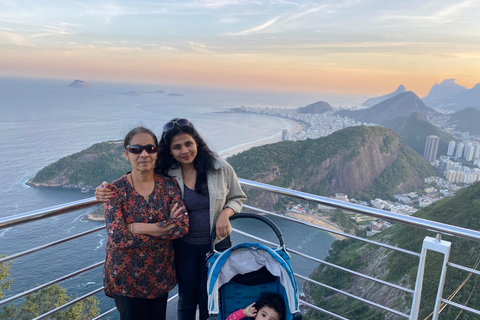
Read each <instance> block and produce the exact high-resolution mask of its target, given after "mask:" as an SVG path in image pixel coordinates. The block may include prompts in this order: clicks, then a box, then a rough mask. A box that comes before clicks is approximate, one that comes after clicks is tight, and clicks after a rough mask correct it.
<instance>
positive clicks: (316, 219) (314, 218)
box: [287, 211, 346, 240]
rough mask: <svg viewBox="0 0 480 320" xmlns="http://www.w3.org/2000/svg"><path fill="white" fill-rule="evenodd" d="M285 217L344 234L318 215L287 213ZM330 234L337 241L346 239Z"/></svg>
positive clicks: (337, 226) (340, 229)
mask: <svg viewBox="0 0 480 320" xmlns="http://www.w3.org/2000/svg"><path fill="white" fill-rule="evenodd" d="M287 216H289V217H292V218H295V219H297V220H302V221H305V222H308V223H311V224H314V225H317V226H319V227H322V228H327V229H331V230H334V231H338V232H344V230H343V228H342V227H341V226H339V225H338V224H335V223H333V222H331V221H329V220H328V219H327V218H325V217H324V216H321V215H319V214H300V213H294V212H291V211H289V212H287ZM330 234H331V235H332V236H334V237H335V238H337V239H338V240H343V239H346V237H344V236H341V235H338V234H335V233H330Z"/></svg>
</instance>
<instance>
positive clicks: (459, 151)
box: [455, 142, 465, 159]
mask: <svg viewBox="0 0 480 320" xmlns="http://www.w3.org/2000/svg"><path fill="white" fill-rule="evenodd" d="M463 147H465V145H464V144H463V143H462V142H460V143H459V144H457V152H455V158H457V159H460V158H461V157H462V155H463Z"/></svg>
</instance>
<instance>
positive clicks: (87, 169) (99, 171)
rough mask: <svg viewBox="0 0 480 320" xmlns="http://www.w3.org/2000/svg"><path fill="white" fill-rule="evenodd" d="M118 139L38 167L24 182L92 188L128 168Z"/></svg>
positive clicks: (95, 145) (43, 185) (32, 184)
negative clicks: (37, 170) (31, 176)
mask: <svg viewBox="0 0 480 320" xmlns="http://www.w3.org/2000/svg"><path fill="white" fill-rule="evenodd" d="M122 155H123V143H122V142H114V141H110V142H102V143H97V144H94V145H93V146H91V147H89V148H88V149H85V150H83V151H81V152H78V153H75V154H73V155H70V156H67V157H64V158H62V159H60V160H58V161H57V162H54V163H52V164H50V165H48V166H46V167H45V168H43V169H41V170H40V171H39V172H38V173H37V174H36V175H35V177H33V178H32V179H30V180H29V181H28V182H27V184H28V185H30V186H33V187H68V188H83V187H87V188H92V187H96V186H98V185H99V184H101V183H102V182H103V181H109V182H111V181H114V180H116V179H118V178H119V177H121V176H122V175H124V174H125V173H127V172H128V171H130V164H129V163H128V162H127V161H126V160H125V159H124V158H123V156H122Z"/></svg>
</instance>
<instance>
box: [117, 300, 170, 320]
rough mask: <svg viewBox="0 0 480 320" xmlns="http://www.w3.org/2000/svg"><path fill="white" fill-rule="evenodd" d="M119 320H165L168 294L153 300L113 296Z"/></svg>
mask: <svg viewBox="0 0 480 320" xmlns="http://www.w3.org/2000/svg"><path fill="white" fill-rule="evenodd" d="M113 299H115V305H116V306H117V310H118V312H120V319H121V320H166V313H167V300H168V294H166V295H163V296H161V297H159V298H155V299H143V298H129V297H122V296H117V295H114V296H113Z"/></svg>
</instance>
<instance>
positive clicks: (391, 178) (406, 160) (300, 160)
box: [228, 126, 436, 208]
mask: <svg viewBox="0 0 480 320" xmlns="http://www.w3.org/2000/svg"><path fill="white" fill-rule="evenodd" d="M228 161H229V162H230V163H231V164H232V166H233V167H234V168H235V170H236V172H237V174H238V176H239V177H241V178H244V179H249V180H255V181H260V182H263V183H268V184H273V185H277V186H281V187H286V188H291V189H294V190H301V191H305V192H309V193H313V194H318V195H326V196H332V195H334V194H335V193H337V192H342V193H347V194H349V195H352V196H353V197H355V198H356V199H359V198H364V199H371V198H373V197H382V198H384V199H388V198H390V197H391V196H392V194H394V193H403V192H406V191H408V190H412V189H416V188H418V187H419V186H421V185H422V183H423V180H422V179H423V178H425V177H427V176H432V175H435V174H436V173H435V170H434V169H433V167H432V166H430V164H429V163H428V162H426V161H425V160H423V159H422V158H421V157H420V156H419V155H418V154H417V153H416V152H414V151H413V150H412V149H410V148H409V147H408V146H407V145H406V144H405V143H404V142H403V141H402V140H401V139H400V137H399V136H398V135H397V134H396V133H395V132H394V131H393V130H391V129H387V128H383V127H365V126H358V127H349V128H345V129H343V130H340V131H337V132H335V133H333V134H331V135H329V136H327V137H322V138H318V139H307V140H306V141H295V142H294V141H282V142H278V143H275V144H270V145H265V146H261V147H255V148H252V149H250V150H248V151H245V152H242V153H240V154H237V155H235V156H232V157H230V158H228ZM250 200H252V198H250V199H249V201H250ZM277 202H278V197H276V196H274V195H262V196H260V197H259V198H258V203H259V204H260V206H261V207H262V208H268V207H273V206H274V205H275V204H276V203H277Z"/></svg>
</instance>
